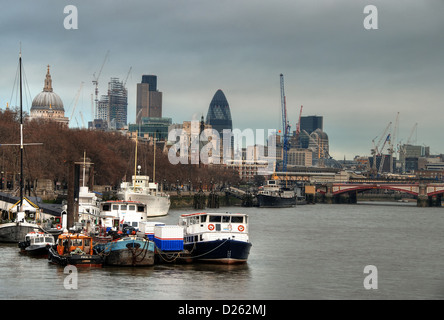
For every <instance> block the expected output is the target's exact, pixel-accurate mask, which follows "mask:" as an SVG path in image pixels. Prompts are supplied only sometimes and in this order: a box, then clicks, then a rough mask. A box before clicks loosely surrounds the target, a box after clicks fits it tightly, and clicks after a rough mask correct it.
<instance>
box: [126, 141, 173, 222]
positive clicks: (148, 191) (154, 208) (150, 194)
mask: <svg viewBox="0 0 444 320" xmlns="http://www.w3.org/2000/svg"><path fill="white" fill-rule="evenodd" d="M136 134H137V133H136ZM155 141H156V138H154V143H153V149H154V159H153V182H150V177H149V176H146V175H141V174H140V169H141V166H140V165H139V166H137V137H136V152H135V164H134V175H133V176H132V179H131V183H129V182H122V183H121V184H120V190H119V191H118V192H117V198H118V199H120V200H124V201H139V202H142V203H144V204H145V205H146V210H147V211H146V212H147V217H148V218H152V217H160V216H165V215H167V214H168V210H170V205H171V201H170V196H169V195H168V194H167V193H164V192H161V191H159V186H158V184H157V182H155V175H156V147H155V145H156V144H155Z"/></svg>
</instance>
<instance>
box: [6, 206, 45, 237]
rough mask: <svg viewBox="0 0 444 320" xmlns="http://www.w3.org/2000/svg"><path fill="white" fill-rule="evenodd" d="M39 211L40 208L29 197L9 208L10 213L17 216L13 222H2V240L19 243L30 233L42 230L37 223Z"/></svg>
mask: <svg viewBox="0 0 444 320" xmlns="http://www.w3.org/2000/svg"><path fill="white" fill-rule="evenodd" d="M39 213H40V211H39V208H38V207H37V206H36V205H34V204H33V203H32V202H31V201H29V200H28V199H27V198H23V199H22V200H20V201H18V202H17V203H16V204H14V205H13V206H12V207H11V208H10V209H9V215H10V216H11V217H12V216H15V218H14V219H13V220H12V222H5V223H1V224H0V242H9V243H19V242H20V241H23V239H24V238H25V237H26V235H27V234H28V233H30V232H33V231H34V230H36V229H37V230H41V227H40V226H39V225H38V224H36V218H38V216H39ZM10 221H11V220H10Z"/></svg>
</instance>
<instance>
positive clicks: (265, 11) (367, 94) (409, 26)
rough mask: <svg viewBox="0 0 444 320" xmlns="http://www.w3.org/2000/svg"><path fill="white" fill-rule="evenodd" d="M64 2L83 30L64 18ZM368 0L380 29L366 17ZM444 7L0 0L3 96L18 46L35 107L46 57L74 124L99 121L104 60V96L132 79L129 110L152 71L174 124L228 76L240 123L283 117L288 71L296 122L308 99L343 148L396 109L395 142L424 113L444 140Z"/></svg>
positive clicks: (423, 120)
mask: <svg viewBox="0 0 444 320" xmlns="http://www.w3.org/2000/svg"><path fill="white" fill-rule="evenodd" d="M67 5H74V6H75V7H76V8H77V10H78V29H70V30H68V29H65V27H64V20H65V18H66V17H67V16H68V14H67V13H64V8H65V6H67ZM367 5H374V6H375V7H376V8H377V17H378V19H377V22H378V29H371V30H368V29H366V28H365V27H364V20H365V18H366V17H367V16H368V15H369V13H364V8H365V7H366V6H367ZM443 12H444V1H442V0H424V1H415V0H391V1H386V0H385V1H383V0H372V1H370V0H365V1H361V0H335V1H333V0H319V1H310V0H305V1H302V0H273V1H264V0H128V1H122V0H120V1H116V0H94V1H86V0H82V1H80V0H65V1H49V0H20V1H16V0H13V1H11V0H1V10H0V39H1V44H2V50H0V75H1V77H0V108H3V109H4V108H5V107H6V103H9V104H10V105H14V104H16V103H14V101H17V98H16V95H15V94H14V90H13V88H14V80H15V76H16V71H17V65H18V53H19V51H20V45H21V50H22V57H23V66H24V70H25V75H26V89H29V90H28V91H27V93H26V92H25V95H26V98H25V99H24V110H27V111H29V109H30V107H31V101H32V98H33V97H35V96H36V95H37V94H38V93H39V92H41V91H42V89H43V84H44V79H45V75H46V68H47V67H46V66H47V65H48V64H49V65H50V66H51V69H50V70H51V75H52V81H53V88H54V92H56V93H57V94H58V95H59V96H60V97H61V98H62V100H63V102H64V106H65V116H68V117H71V115H72V120H71V123H70V126H71V127H76V126H82V116H83V121H84V122H85V123H86V124H87V122H88V121H90V120H92V105H91V94H93V93H94V86H93V84H92V80H93V75H94V74H95V75H98V74H99V71H100V69H101V66H102V64H103V63H104V61H105V63H104V64H103V69H102V72H101V73H100V77H99V80H98V81H99V95H101V94H104V93H106V90H107V83H108V81H109V80H110V78H111V77H118V78H120V79H121V80H124V79H127V80H126V81H127V82H126V86H127V88H128V121H129V122H131V123H134V122H135V109H136V106H135V101H136V85H137V83H138V82H140V81H141V78H142V75H143V74H154V75H157V86H158V90H159V91H161V92H162V93H163V116H165V117H171V118H172V120H173V123H182V122H183V121H189V120H193V119H199V118H200V117H201V115H204V116H205V117H206V114H207V111H208V107H209V104H210V102H211V99H212V97H213V95H214V94H215V92H216V91H217V90H218V89H222V90H223V92H224V93H225V96H226V97H227V100H228V103H229V105H230V109H231V115H232V118H233V127H234V128H238V129H241V130H244V129H247V128H251V129H265V130H267V129H280V128H281V126H282V123H281V98H280V74H281V73H282V74H284V82H285V94H286V100H287V114H288V119H289V122H290V124H291V126H292V130H295V128H296V124H297V122H298V117H299V112H300V108H301V105H303V112H302V115H303V116H309V115H318V116H323V118H324V131H325V132H326V133H327V134H328V136H329V142H330V154H331V155H332V156H333V157H334V158H336V159H340V160H341V159H343V158H344V157H346V158H347V159H352V158H353V157H354V156H355V155H361V156H365V155H370V149H371V148H372V146H373V143H372V141H373V140H375V138H376V140H378V139H379V137H380V136H381V135H382V132H383V131H384V129H385V128H386V126H387V125H388V123H389V122H392V123H393V125H392V128H393V129H394V127H395V126H394V123H395V120H396V117H397V114H398V112H399V118H398V119H399V123H398V127H397V130H396V132H397V135H396V140H397V143H399V142H401V143H405V142H407V140H408V137H409V136H410V133H411V132H412V128H414V126H415V123H417V130H416V131H414V133H413V134H412V138H411V142H414V143H416V144H419V145H423V144H425V145H427V146H430V149H431V152H432V153H436V154H438V153H444V142H443V136H444V134H443V119H444V117H443V104H444V90H443V88H444V62H443V58H444V19H443V18H442V13H443ZM374 22H375V21H373V23H374ZM107 52H109V54H108V55H107ZM106 56H107V58H106V59H105V57H106ZM130 70H131V71H130ZM129 71H130V72H129ZM82 83H83V84H82ZM79 90H80V91H79ZM77 95H78V97H79V99H78V103H77V105H76V106H75V108H74V104H75V98H76V96H77ZM14 97H15V98H14ZM11 100H12V101H11Z"/></svg>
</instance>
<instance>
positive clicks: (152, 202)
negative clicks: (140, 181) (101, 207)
mask: <svg viewBox="0 0 444 320" xmlns="http://www.w3.org/2000/svg"><path fill="white" fill-rule="evenodd" d="M117 197H118V198H119V200H124V201H138V202H142V203H144V204H146V210H147V212H146V216H147V218H152V217H160V216H165V215H167V214H168V210H169V209H170V204H171V203H170V198H169V197H168V196H154V195H149V194H143V193H132V192H121V193H118V194H117Z"/></svg>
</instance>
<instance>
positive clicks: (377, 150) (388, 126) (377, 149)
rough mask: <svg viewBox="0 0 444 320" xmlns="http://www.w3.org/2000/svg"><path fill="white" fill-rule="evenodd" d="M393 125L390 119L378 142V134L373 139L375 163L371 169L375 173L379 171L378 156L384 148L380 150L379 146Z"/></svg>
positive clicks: (372, 151) (372, 150) (372, 152)
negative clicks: (376, 140)
mask: <svg viewBox="0 0 444 320" xmlns="http://www.w3.org/2000/svg"><path fill="white" fill-rule="evenodd" d="M391 125H392V122H391V121H390V122H389V123H388V125H387V127H386V128H385V129H384V132H383V133H382V135H381V137H380V138H379V140H378V143H377V144H375V139H376V138H377V136H376V137H375V138H374V139H373V140H372V143H373V149H371V154H372V155H373V165H372V170H371V171H372V172H373V173H376V172H377V171H378V170H377V169H376V156H379V155H380V154H381V151H382V149H381V151H380V149H379V146H380V144H381V142H382V139H383V138H384V137H386V134H387V132H388V131H389V129H390V127H391ZM386 141H387V139H386Z"/></svg>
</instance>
